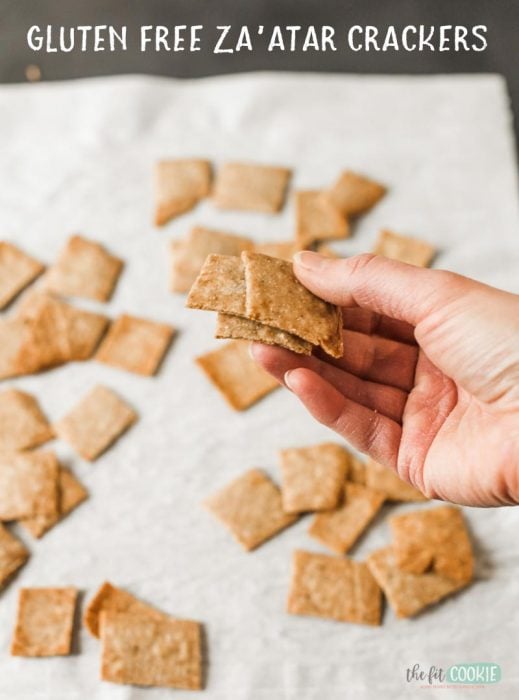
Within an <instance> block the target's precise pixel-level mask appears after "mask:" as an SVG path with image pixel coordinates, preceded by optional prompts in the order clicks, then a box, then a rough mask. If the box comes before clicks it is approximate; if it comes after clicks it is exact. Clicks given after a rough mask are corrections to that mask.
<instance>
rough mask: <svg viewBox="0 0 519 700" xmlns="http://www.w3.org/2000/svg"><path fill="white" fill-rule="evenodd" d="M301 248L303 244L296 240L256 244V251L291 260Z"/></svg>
mask: <svg viewBox="0 0 519 700" xmlns="http://www.w3.org/2000/svg"><path fill="white" fill-rule="evenodd" d="M299 250H301V246H300V245H299V244H298V243H297V242H296V241H267V242H266V243H256V245H255V246H254V252H255V253H261V254H262V255H269V256H270V257H271V258H281V259H282V260H290V261H291V260H292V258H293V257H294V255H295V254H296V253H297V252H298V251H299Z"/></svg>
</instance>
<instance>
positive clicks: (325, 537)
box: [308, 482, 384, 554]
mask: <svg viewBox="0 0 519 700" xmlns="http://www.w3.org/2000/svg"><path fill="white" fill-rule="evenodd" d="M383 503H384V495H383V494H381V493H379V492H378V491H372V490H371V489H369V488H366V487H365V486H362V485H361V484H353V483H349V482H348V483H346V486H345V488H344V502H343V503H342V505H340V506H339V507H338V508H336V509H335V510H331V511H328V512H326V513H318V514H317V515H316V516H315V518H314V519H313V521H312V523H311V524H310V527H309V528H308V533H309V534H310V535H311V536H312V537H315V538H316V539H317V540H319V541H320V542H322V543H323V544H324V545H325V546H327V547H329V548H330V549H332V550H333V551H334V552H337V553H338V554H345V553H346V552H347V551H349V550H350V549H351V547H352V546H353V545H354V544H355V542H356V541H357V540H358V539H359V537H360V536H361V534H362V533H363V532H364V530H366V528H367V527H368V525H369V524H370V523H371V521H372V520H373V518H374V517H375V515H376V514H377V513H378V511H379V510H380V508H381V507H382V504H383Z"/></svg>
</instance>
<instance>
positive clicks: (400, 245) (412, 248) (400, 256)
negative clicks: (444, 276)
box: [373, 231, 436, 267]
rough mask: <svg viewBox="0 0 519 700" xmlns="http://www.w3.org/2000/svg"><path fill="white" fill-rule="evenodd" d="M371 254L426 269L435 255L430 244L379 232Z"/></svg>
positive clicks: (391, 232)
mask: <svg viewBox="0 0 519 700" xmlns="http://www.w3.org/2000/svg"><path fill="white" fill-rule="evenodd" d="M373 252H374V253H375V255H383V256H384V257H385V258H391V259H392V260H400V262H404V263H408V264H409V265H417V266H418V267H428V266H429V265H430V264H431V262H432V260H433V258H434V256H435V255H436V249H435V248H434V246H432V245H430V243H426V242H425V241H420V240H418V239H417V238H411V237H410V236H401V235H400V234H398V233H393V231H380V233H379V234H378V239H377V242H376V244H375V247H374V249H373Z"/></svg>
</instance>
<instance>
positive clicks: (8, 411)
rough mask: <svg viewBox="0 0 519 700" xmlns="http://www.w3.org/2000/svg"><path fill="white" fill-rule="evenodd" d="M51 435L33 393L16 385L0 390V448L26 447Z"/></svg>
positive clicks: (52, 433) (25, 448)
mask: <svg viewBox="0 0 519 700" xmlns="http://www.w3.org/2000/svg"><path fill="white" fill-rule="evenodd" d="M53 436H54V432H53V430H52V428H51V426H50V423H49V422H48V420H47V418H46V417H45V416H44V415H43V413H42V410H41V408H40V406H39V404H38V402H37V401H36V399H35V398H34V396H31V395H30V394H27V393H26V392H25V391H19V390H18V389H6V390H5V391H2V392H0V451H2V450H28V449H30V448H31V447H37V446H38V445H42V444H43V443H44V442H47V441H48V440H51V439H52V438H53Z"/></svg>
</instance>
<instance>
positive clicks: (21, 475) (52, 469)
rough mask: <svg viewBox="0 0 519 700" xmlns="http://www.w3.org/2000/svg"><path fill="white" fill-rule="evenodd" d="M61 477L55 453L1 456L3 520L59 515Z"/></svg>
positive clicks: (0, 507)
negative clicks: (59, 476)
mask: <svg viewBox="0 0 519 700" xmlns="http://www.w3.org/2000/svg"><path fill="white" fill-rule="evenodd" d="M58 473H59V464H58V460H57V458H56V455H55V454H54V453H53V452H2V453H0V520H18V519H20V518H30V517H33V516H35V515H43V516H53V515H55V513H56V511H57V509H58Z"/></svg>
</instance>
